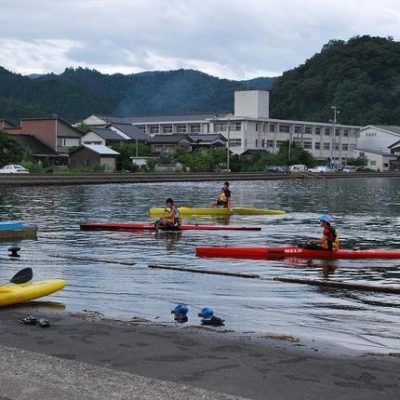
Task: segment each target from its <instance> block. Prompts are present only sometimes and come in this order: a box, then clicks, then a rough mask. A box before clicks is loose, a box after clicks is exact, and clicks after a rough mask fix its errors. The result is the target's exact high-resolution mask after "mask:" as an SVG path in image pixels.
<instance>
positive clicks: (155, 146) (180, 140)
mask: <svg viewBox="0 0 400 400" xmlns="http://www.w3.org/2000/svg"><path fill="white" fill-rule="evenodd" d="M192 143H193V140H192V139H191V138H190V136H188V135H186V134H184V133H182V134H179V133H175V134H171V135H154V136H153V137H152V139H151V141H150V148H151V152H152V153H156V154H161V153H164V154H174V153H175V152H176V151H177V150H178V149H181V150H184V151H187V152H190V151H192Z"/></svg>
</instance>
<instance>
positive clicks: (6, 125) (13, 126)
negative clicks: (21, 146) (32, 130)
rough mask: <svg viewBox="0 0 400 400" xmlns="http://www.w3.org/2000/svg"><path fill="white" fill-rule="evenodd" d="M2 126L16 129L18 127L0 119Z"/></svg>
mask: <svg viewBox="0 0 400 400" xmlns="http://www.w3.org/2000/svg"><path fill="white" fill-rule="evenodd" d="M0 126H1V127H4V128H16V126H15V125H14V124H13V123H12V122H10V121H8V120H7V119H0Z"/></svg>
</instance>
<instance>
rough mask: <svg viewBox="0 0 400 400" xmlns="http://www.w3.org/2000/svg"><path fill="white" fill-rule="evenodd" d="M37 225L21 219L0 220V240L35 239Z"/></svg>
mask: <svg viewBox="0 0 400 400" xmlns="http://www.w3.org/2000/svg"><path fill="white" fill-rule="evenodd" d="M36 236H37V226H32V225H27V224H25V223H24V222H21V221H2V222H0V240H10V239H11V240H18V239H36Z"/></svg>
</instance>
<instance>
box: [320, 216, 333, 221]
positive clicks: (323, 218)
mask: <svg viewBox="0 0 400 400" xmlns="http://www.w3.org/2000/svg"><path fill="white" fill-rule="evenodd" d="M319 222H331V216H330V215H328V214H322V215H321V216H320V217H319Z"/></svg>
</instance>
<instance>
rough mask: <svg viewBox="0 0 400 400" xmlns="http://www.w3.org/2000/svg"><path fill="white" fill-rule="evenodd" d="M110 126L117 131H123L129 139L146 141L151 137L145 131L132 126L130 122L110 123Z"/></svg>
mask: <svg viewBox="0 0 400 400" xmlns="http://www.w3.org/2000/svg"><path fill="white" fill-rule="evenodd" d="M110 127H115V128H116V129H118V130H119V131H121V132H123V133H125V135H127V136H129V137H130V138H131V139H134V140H136V139H137V140H139V141H141V142H148V141H150V139H151V136H150V135H148V134H147V133H144V132H142V131H141V130H140V129H139V128H138V127H136V126H133V125H132V124H117V123H112V124H110Z"/></svg>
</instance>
